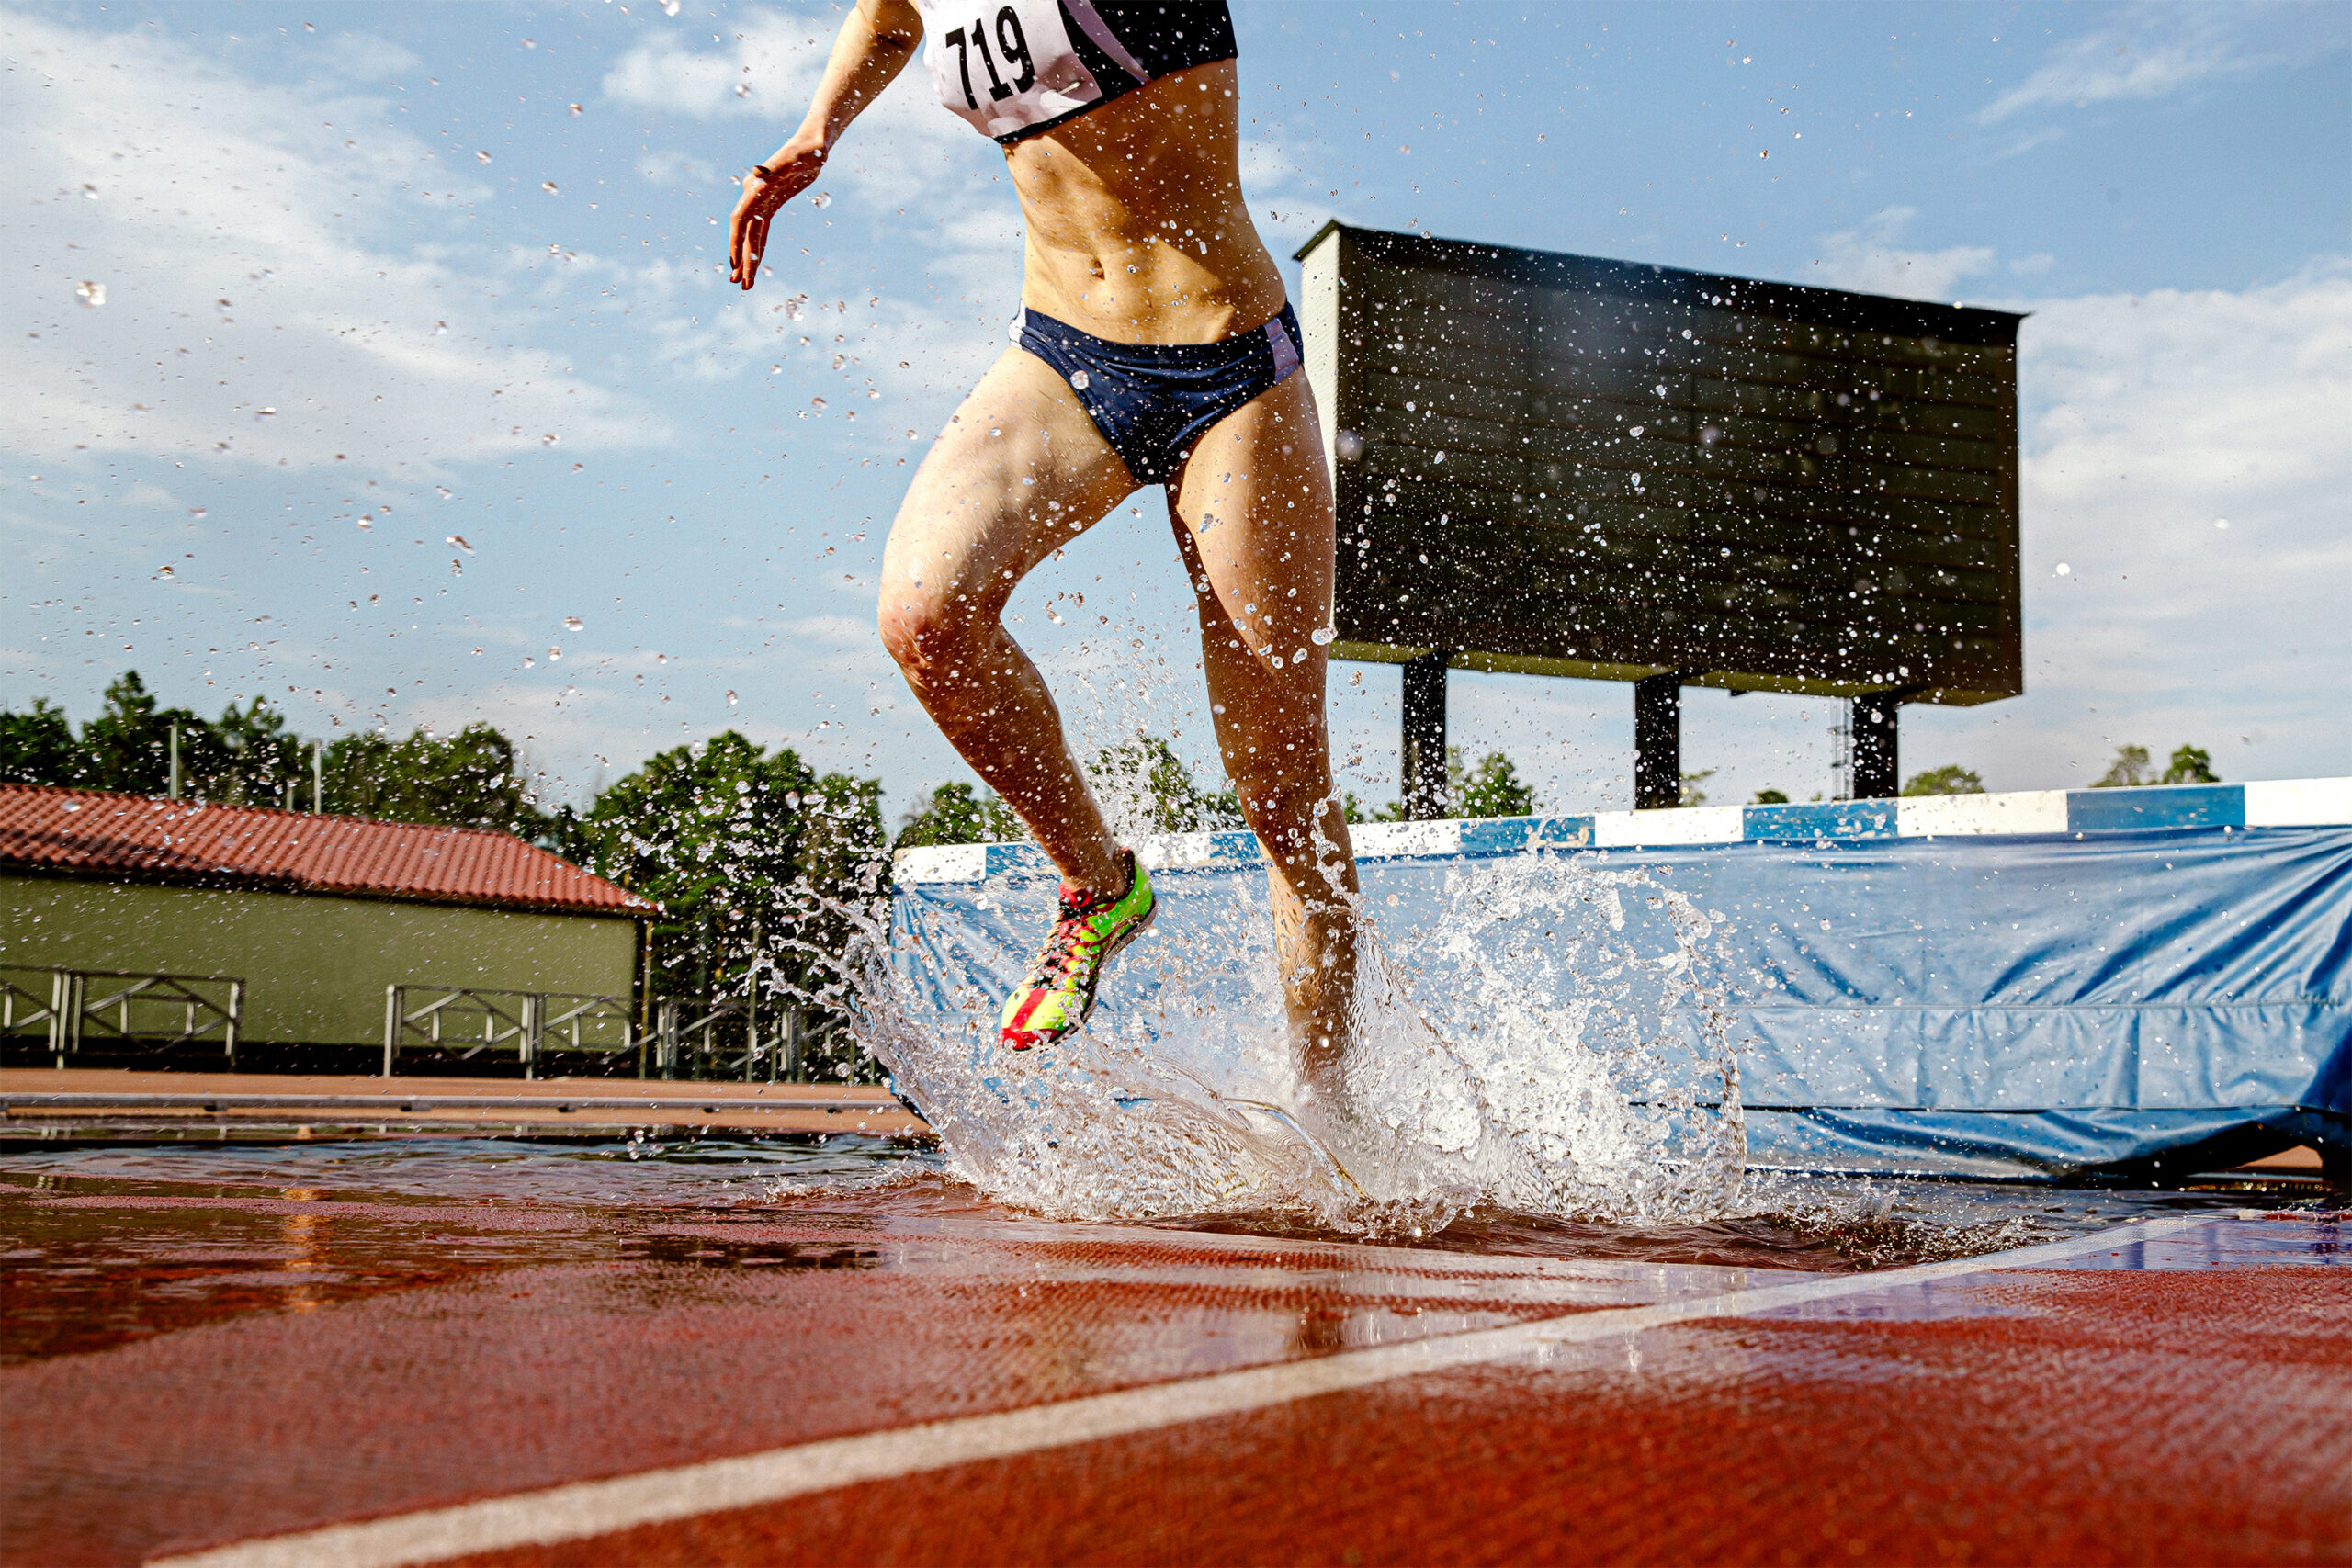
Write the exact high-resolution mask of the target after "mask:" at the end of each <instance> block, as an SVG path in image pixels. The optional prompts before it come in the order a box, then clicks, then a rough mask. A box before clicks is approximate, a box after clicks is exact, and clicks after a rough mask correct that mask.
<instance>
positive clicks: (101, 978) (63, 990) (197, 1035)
mask: <svg viewBox="0 0 2352 1568" xmlns="http://www.w3.org/2000/svg"><path fill="white" fill-rule="evenodd" d="M43 993H46V995H45V996H44V994H43ZM244 1013H245V982H244V980H243V977H242V976H233V975H151V974H143V973H141V972H140V971H138V970H130V969H25V968H6V969H0V1034H17V1033H23V1032H28V1031H30V1030H32V1029H33V1028H34V1027H36V1026H40V1027H41V1028H42V1029H43V1030H44V1031H45V1032H46V1034H47V1036H48V1040H49V1051H50V1055H51V1056H52V1057H54V1058H55V1059H56V1063H57V1066H60V1067H62V1066H65V1063H66V1060H67V1058H69V1057H71V1056H74V1055H78V1054H79V1053H80V1052H81V1050H82V1048H83V1042H84V1040H85V1038H89V1037H92V1036H96V1037H97V1038H102V1039H108V1040H121V1041H126V1042H130V1043H137V1044H142V1045H148V1046H152V1047H157V1048H162V1047H168V1046H172V1045H184V1044H187V1043H189V1042H191V1041H201V1040H204V1039H206V1038H207V1037H208V1036H213V1035H216V1034H217V1035H218V1037H219V1039H220V1046H221V1051H222V1053H223V1055H226V1056H227V1057H228V1059H229V1066H232V1067H234V1066H236V1065H237V1032H238V1029H239V1027H240V1026H241V1025H242V1024H243V1021H244Z"/></svg>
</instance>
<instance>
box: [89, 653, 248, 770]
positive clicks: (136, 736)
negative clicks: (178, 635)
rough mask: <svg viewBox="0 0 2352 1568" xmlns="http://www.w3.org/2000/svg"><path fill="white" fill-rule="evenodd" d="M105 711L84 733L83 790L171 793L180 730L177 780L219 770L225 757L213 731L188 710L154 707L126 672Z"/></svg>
mask: <svg viewBox="0 0 2352 1568" xmlns="http://www.w3.org/2000/svg"><path fill="white" fill-rule="evenodd" d="M105 702H106V705H105V707H103V708H102V709H100V710H99V713H98V716H97V717H96V718H94V719H92V720H90V722H89V723H87V724H85V725H84V726H83V727H82V747H81V750H82V776H81V778H80V779H79V780H77V781H75V782H77V783H79V784H81V785H82V786H83V787H84V788H85V789H111V790H121V791H123V792H125V793H127V794H130V795H162V794H164V792H165V791H166V790H167V789H169V788H170V787H171V778H172V726H173V725H174V724H175V723H176V724H177V725H178V726H179V729H180V777H181V780H182V784H183V789H184V792H185V793H189V794H194V793H197V792H196V791H195V790H194V789H192V788H189V787H188V784H189V781H193V780H198V779H202V778H205V777H207V776H209V774H210V773H212V772H213V771H214V770H216V769H218V768H220V766H221V764H222V761H223V754H222V751H221V748H220V743H219V741H218V740H217V739H215V737H214V735H213V732H212V727H211V726H210V725H209V724H207V723H205V722H204V720H202V719H200V718H198V717H197V716H196V715H194V714H193V713H190V712H189V711H188V710H187V709H186V708H163V709H159V708H157V707H156V705H155V698H154V694H153V693H151V692H149V691H148V690H147V682H144V681H142V680H141V679H140V678H139V671H136V670H126V671H123V672H122V673H121V674H120V675H119V676H117V677H116V678H115V682H114V683H113V684H112V685H110V686H108V687H107V692H106V698H105Z"/></svg>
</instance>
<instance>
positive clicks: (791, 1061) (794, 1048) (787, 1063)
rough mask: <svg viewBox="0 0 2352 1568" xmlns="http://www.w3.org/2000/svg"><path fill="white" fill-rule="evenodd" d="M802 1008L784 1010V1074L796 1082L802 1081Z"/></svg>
mask: <svg viewBox="0 0 2352 1568" xmlns="http://www.w3.org/2000/svg"><path fill="white" fill-rule="evenodd" d="M801 1028H802V1026H801V1021H800V1010H799V1009H798V1008H786V1009H785V1010H784V1076H785V1077H787V1078H790V1079H791V1080H792V1081H793V1082H794V1083H798V1082H799V1081H800V1035H801Z"/></svg>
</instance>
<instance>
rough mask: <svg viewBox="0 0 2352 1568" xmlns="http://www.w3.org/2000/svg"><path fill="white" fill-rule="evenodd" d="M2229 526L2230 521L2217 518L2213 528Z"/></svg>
mask: <svg viewBox="0 0 2352 1568" xmlns="http://www.w3.org/2000/svg"><path fill="white" fill-rule="evenodd" d="M2229 525H2230V520H2229V519H2228V518H2226V517H2216V518H2214V519H2213V526H2214V527H2216V528H2226V527H2228V526H2229Z"/></svg>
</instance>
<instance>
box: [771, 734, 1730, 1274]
mask: <svg viewBox="0 0 2352 1568" xmlns="http://www.w3.org/2000/svg"><path fill="white" fill-rule="evenodd" d="M1108 782H1109V783H1110V784H1111V787H1110V788H1109V789H1106V790H1105V794H1106V795H1109V796H1110V798H1109V799H1108V800H1106V806H1108V807H1111V813H1112V815H1113V818H1114V822H1116V823H1120V825H1121V826H1122V828H1123V829H1125V831H1123V837H1124V838H1125V839H1126V840H1127V841H1130V842H1137V843H1139V844H1140V846H1141V848H1142V851H1143V853H1144V854H1145V857H1146V859H1147V861H1150V860H1153V859H1156V858H1158V859H1164V858H1166V856H1167V855H1168V852H1170V850H1171V849H1172V848H1173V847H1174V845H1175V842H1176V841H1175V840H1164V839H1163V840H1157V841H1155V840H1152V839H1151V838H1150V837H1148V833H1145V832H1136V831H1133V829H1136V828H1137V827H1140V826H1142V825H1143V824H1141V823H1140V822H1137V821H1136V820H1133V819H1132V818H1136V817H1137V816H1138V815H1139V813H1138V810H1137V808H1136V807H1135V806H1134V805H1133V803H1132V802H1130V801H1126V800H1122V799H1120V798H1119V795H1120V792H1119V790H1118V788H1117V784H1116V781H1108ZM1121 818H1129V820H1126V821H1124V822H1121V821H1120V819H1121ZM1602 859H1603V857H1596V856H1562V855H1557V854H1553V853H1548V852H1530V853H1527V854H1523V855H1519V856H1512V857H1506V858H1503V859H1500V860H1487V861H1483V862H1476V863H1472V862H1466V861H1459V860H1449V861H1418V862H1389V863H1379V862H1374V863H1367V864H1366V865H1365V867H1364V881H1365V887H1366V891H1365V895H1364V904H1365V907H1366V910H1367V919H1365V921H1364V928H1363V929H1364V947H1363V955H1362V959H1361V967H1360V973H1359V985H1358V999H1357V1006H1356V1010H1355V1017H1356V1028H1355V1033H1354V1039H1353V1042H1352V1043H1351V1049H1350V1052H1349V1055H1348V1056H1347V1058H1346V1060H1345V1062H1344V1064H1343V1066H1342V1067H1341V1069H1340V1073H1339V1075H1338V1077H1337V1081H1336V1082H1332V1083H1329V1084H1326V1085H1323V1086H1322V1087H1321V1089H1320V1091H1319V1092H1318V1091H1317V1089H1315V1088H1313V1087H1310V1086H1309V1085H1308V1084H1307V1083H1306V1082H1305V1081H1304V1080H1303V1079H1302V1077H1301V1076H1300V1073H1299V1069H1298V1066H1297V1061H1296V1057H1295V1053H1294V1051H1293V1049H1292V1047H1291V1045H1290V1043H1289V1040H1288V1035H1287V1030H1286V1028H1285V1026H1284V1024H1283V1009H1282V1001H1281V995H1282V993H1281V986H1280V981H1279V976H1278V975H1277V973H1276V966H1275V962H1274V957H1273V953H1272V930H1271V919H1270V917H1269V914H1268V908H1267V902H1266V880H1265V872H1264V870H1263V868H1262V866H1261V865H1252V866H1249V867H1247V868H1246V869H1245V868H1242V867H1238V866H1237V867H1229V868H1225V869H1173V870H1169V871H1164V872H1162V873H1160V874H1159V876H1158V878H1157V879H1156V880H1157V882H1158V885H1159V888H1160V892H1161V897H1162V903H1161V908H1160V915H1159V920H1158V922H1157V924H1156V925H1155V927H1154V929H1153V931H1152V932H1151V933H1150V935H1149V936H1148V937H1147V938H1146V939H1145V940H1144V941H1142V942H1138V943H1136V945H1135V946H1133V947H1131V948H1129V949H1128V950H1127V952H1126V953H1125V954H1123V955H1122V956H1121V957H1120V958H1119V959H1117V960H1115V961H1114V965H1113V969H1112V971H1111V973H1110V974H1109V975H1108V976H1107V977H1106V979H1105V982H1104V987H1103V999H1102V1003H1101V1006H1100V1007H1099V1008H1098V1010H1096V1012H1095V1015H1094V1018H1093V1021H1092V1023H1091V1026H1090V1027H1089V1028H1088V1029H1087V1030H1086V1031H1084V1032H1080V1034H1077V1035H1075V1036H1072V1037H1070V1038H1069V1039H1066V1040H1064V1041H1062V1042H1061V1043H1058V1044H1056V1045H1054V1046H1051V1047H1047V1048H1045V1049H1041V1050H1034V1051H1029V1052H1022V1053H1014V1052H1012V1051H1010V1050H1006V1049H1004V1048H1002V1047H1001V1046H1000V1045H999V1044H998V1043H997V1039H996V1032H997V1031H996V1012H997V1009H998V1007H999V1005H1000V1004H1001V1000H1002V998H1003V997H1004V995H1005V992H1006V989H1007V988H1008V987H1010V986H1011V985H1012V982H1013V980H1014V978H1015V976H1017V975H1018V973H1019V971H1020V969H1021V966H1022V964H1023V961H1024V960H1025V959H1026V957H1027V956H1028V953H1029V951H1030V950H1031V949H1032V948H1033V947H1034V946H1035V943H1036V942H1037V941H1038V940H1039V939H1040V938H1041V936H1042V935H1043V933H1044V931H1045V928H1046V923H1047V921H1048V920H1049V919H1051V910H1052V899H1053V888H1054V881H1053V878H1052V876H1051V874H1049V873H1047V874H1036V873H1022V872H1010V873H1005V874H1000V875H998V876H996V877H993V878H991V879H989V881H988V882H986V883H984V884H982V885H980V886H978V889H977V891H968V890H967V889H964V888H958V889H957V890H956V892H955V893H954V894H953V895H950V896H945V897H942V896H939V894H938V890H937V889H935V888H934V889H916V890H911V891H910V892H908V893H906V894H903V895H902V897H901V898H900V900H899V908H898V910H897V912H896V914H895V916H894V917H892V918H890V919H888V921H887V922H886V919H885V918H884V917H883V916H882V915H880V914H879V913H878V912H876V911H868V912H857V911H850V910H842V909H836V911H835V912H836V913H841V914H844V915H846V916H848V918H849V919H850V920H851V922H852V924H853V925H854V928H855V931H856V935H855V937H854V940H853V942H852V943H851V947H850V950H849V953H848V956H847V958H846V961H845V962H844V963H843V964H842V967H841V968H840V970H839V971H838V972H837V974H836V975H835V976H833V977H832V978H831V981H830V982H829V983H828V984H826V985H825V986H822V987H819V989H820V991H821V992H822V993H823V994H822V995H817V996H811V997H809V998H806V999H808V1000H810V1001H813V1002H816V1003H817V1004H818V1005H823V1006H832V1007H838V1008H842V1009H844V1010H846V1011H847V1012H848V1013H849V1015H850V1017H851V1020H852V1025H851V1026H852V1029H853V1032H854V1034H855V1036H856V1038H857V1041H858V1043H860V1044H861V1045H863V1046H864V1047H865V1049H866V1050H867V1051H869V1052H871V1053H872V1054H873V1055H875V1056H876V1058H878V1059H879V1060H880V1061H882V1062H883V1063H884V1064H885V1065H887V1066H888V1067H889V1069H890V1070H891V1072H892V1073H893V1074H894V1075H895V1078H896V1081H897V1083H898V1085H899V1088H900V1089H901V1090H902V1091H903V1092H904V1093H906V1094H907V1095H909V1096H910V1098H912V1099H913V1100H915V1102H916V1103H917V1104H919V1105H920V1106H921V1107H922V1110H923V1111H924V1113H925V1115H926V1116H927V1118H928V1119H929V1120H930V1122H932V1125H933V1128H934V1129H935V1130H936V1131H937V1133H938V1134H939V1136H940V1139H941V1143H942V1146H943V1148H944V1152H945V1153H946V1155H947V1156H948V1159H949V1162H950V1168H951V1169H952V1170H953V1171H954V1173H955V1174H956V1175H958V1176H960V1177H962V1178H963V1179H967V1180H968V1181H970V1182H971V1183H972V1184H973V1185H974V1186H976V1187H978V1189H980V1190H982V1191H984V1192H986V1193H988V1194H989V1196H991V1197H993V1198H995V1199H997V1200H999V1201H1004V1202H1008V1203H1012V1204H1017V1205H1019V1206H1021V1207H1023V1208H1027V1209H1031V1210H1035V1211H1037V1212H1040V1213H1047V1214H1052V1215H1057V1216H1062V1217H1069V1218H1097V1219H1101V1218H1125V1219H1136V1218H1150V1217H1164V1216H1171V1215H1197V1214H1218V1213H1223V1214H1231V1215H1237V1216H1243V1217H1254V1218H1259V1219H1266V1218H1283V1219H1288V1220H1293V1221H1297V1222H1304V1223H1306V1224H1316V1225H1321V1226H1328V1227H1331V1228H1334V1229H1339V1230H1343V1231H1351V1232H1357V1233H1362V1234H1374V1235H1425V1234H1428V1233H1430V1232H1432V1231H1435V1230H1437V1229H1440V1228H1442V1227H1443V1226H1444V1225H1445V1224H1448V1223H1449V1222H1450V1221H1451V1220H1453V1218H1454V1217H1455V1216H1457V1215H1459V1214H1462V1213H1465V1212H1468V1211H1471V1210H1474V1209H1478V1210H1487V1211H1492V1210H1497V1209H1500V1210H1504V1211H1509V1212H1511V1213H1521V1214H1532V1215H1543V1216H1554V1217H1562V1218H1570V1217H1573V1218H1587V1219H1609V1220H1642V1221H1660V1220H1678V1221H1679V1220H1698V1219H1705V1218H1710V1217H1713V1216H1714V1215H1718V1214H1721V1213H1726V1212H1728V1211H1729V1210H1730V1209H1731V1207H1732V1206H1733V1205H1735V1204H1736V1201H1737V1200H1738V1196H1739V1191H1740V1185H1741V1179H1742V1174H1743V1168H1744V1166H1745V1162H1746V1138H1745V1132H1744V1126H1743V1122H1742V1117H1741V1112H1740V1107H1739V1100H1738V1078H1737V1066H1736V1054H1735V1051H1734V1049H1733V1048H1732V1044H1731V1042H1730V1037H1729V1028H1728V1021H1729V1013H1728V1010H1727V1009H1726V1008H1725V1007H1724V987H1723V986H1722V985H1721V984H1720V982H1718V981H1717V980H1715V979H1713V977H1712V976H1711V967H1712V965H1711V961H1710V957H1711V953H1712V950H1713V942H1712V936H1713V931H1714V930H1715V928H1716V926H1717V924H1718V923H1719V917H1713V916H1710V915H1709V914H1707V913H1705V912H1703V911H1702V910H1700V909H1698V908H1696V907H1695V906H1694V905H1693V904H1692V903H1691V900H1690V899H1689V898H1688V897H1685V896H1684V895H1682V894H1680V893H1679V892H1677V891H1676V890H1674V889H1673V888H1672V887H1670V886H1668V885H1667V884H1666V882H1665V881H1664V880H1663V877H1662V874H1656V873H1653V872H1651V871H1649V870H1645V869H1643V868H1641V867H1638V866H1624V865H1611V864H1605V863H1601V861H1602ZM1373 910H1377V911H1378V912H1379V914H1380V919H1378V920H1376V921H1375V920H1374V919H1370V918H1369V913H1370V911H1373Z"/></svg>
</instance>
